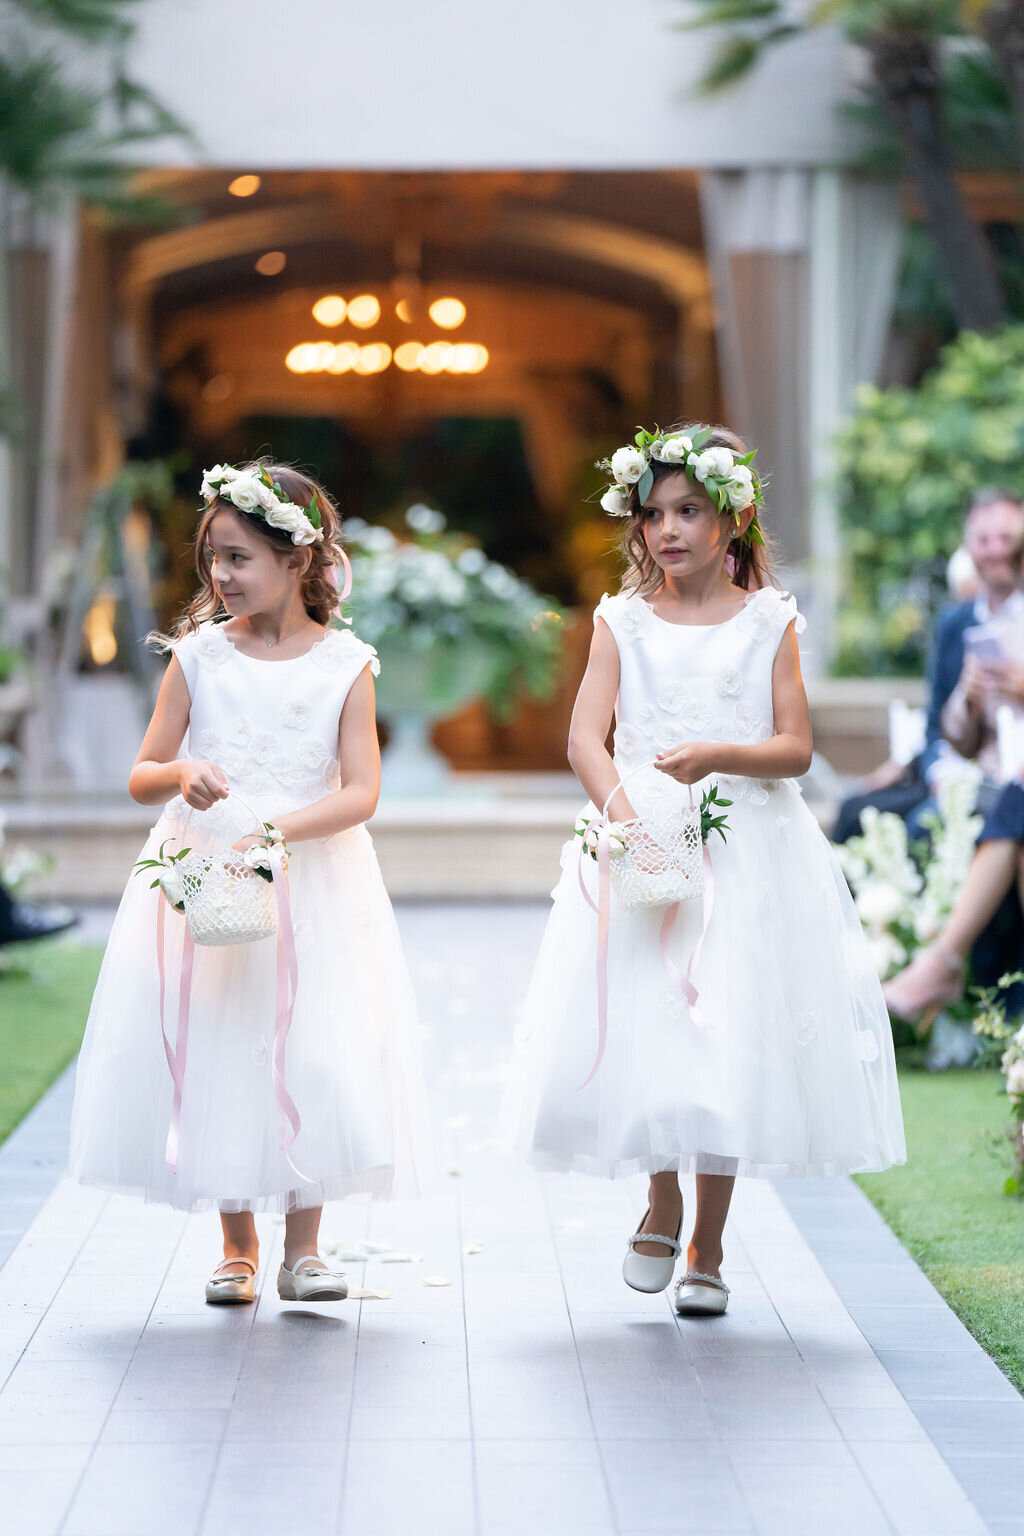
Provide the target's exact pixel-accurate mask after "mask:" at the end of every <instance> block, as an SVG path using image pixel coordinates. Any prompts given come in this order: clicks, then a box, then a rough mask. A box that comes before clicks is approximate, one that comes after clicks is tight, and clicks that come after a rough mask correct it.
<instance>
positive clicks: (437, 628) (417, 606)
mask: <svg viewBox="0 0 1024 1536" xmlns="http://www.w3.org/2000/svg"><path fill="white" fill-rule="evenodd" d="M405 525H406V528H407V529H408V530H409V534H408V537H405V538H399V537H397V536H396V535H395V534H394V533H393V532H392V531H391V529H390V528H384V527H377V526H373V525H371V524H368V523H366V522H364V521H363V520H362V519H361V518H349V519H347V520H346V523H345V536H346V540H347V542H348V546H349V551H350V554H351V558H352V598H351V601H350V603H349V605H348V612H349V614H350V615H351V618H352V622H353V624H354V626H355V629H356V631H357V632H358V634H359V637H360V639H361V640H364V641H366V642H367V643H368V644H370V645H373V646H380V645H388V644H391V643H394V644H400V645H401V646H402V647H403V648H404V649H405V650H407V651H413V652H416V653H423V652H430V653H433V654H435V655H436V654H437V650H438V648H446V649H455V648H458V647H461V646H467V647H468V646H485V647H487V648H488V651H489V653H490V654H492V655H493V657H494V662H495V665H494V668H493V670H492V675H491V681H490V683H489V684H488V687H487V690H486V691H487V697H488V699H489V701H490V703H491V705H492V707H493V708H494V709H495V711H496V713H497V714H498V715H499V717H502V716H503V715H507V713H508V709H509V706H510V704H511V702H512V700H513V699H514V698H515V697H516V696H517V694H518V693H519V692H521V691H523V690H525V691H526V692H529V693H532V694H535V695H537V696H539V697H543V696H544V695H545V694H546V693H548V692H549V691H550V689H551V687H552V686H553V685H554V683H555V682H556V680H557V677H558V663H559V661H560V659H561V652H562V630H563V625H564V614H563V613H562V611H561V609H560V608H559V606H558V604H557V603H556V602H555V601H554V599H552V598H549V597H545V596H542V595H541V594H540V593H538V592H537V591H535V590H534V588H533V587H532V586H531V585H530V583H529V582H527V581H523V580H522V579H521V578H520V577H518V576H517V575H516V574H515V573H514V572H513V571H510V570H509V569H508V567H507V566H504V565H499V564H498V563H497V561H494V560H489V559H488V558H487V555H486V554H485V553H484V551H483V550H482V549H481V548H480V547H479V546H478V545H476V544H474V543H472V542H471V540H470V539H469V538H468V537H467V536H466V535H465V534H461V533H456V532H454V531H453V530H450V529H449V528H448V523H447V519H446V518H445V516H444V514H443V513H442V512H439V511H437V510H436V509H435V508H433V507H428V506H424V505H422V504H417V505H416V506H412V507H410V508H409V509H408V511H407V512H406V514H405Z"/></svg>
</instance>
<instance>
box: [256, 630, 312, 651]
mask: <svg viewBox="0 0 1024 1536" xmlns="http://www.w3.org/2000/svg"><path fill="white" fill-rule="evenodd" d="M299 627H300V628H303V627H304V626H301V625H300V626H299ZM298 633H299V630H298V629H290V630H289V631H288V633H287V634H286V635H278V637H277V639H276V640H264V642H263V644H264V645H265V646H266V648H267V650H268V651H272V650H273V649H274V646H275V645H281V644H282V642H283V641H285V640H290V639H291V637H292V635H297V634H298Z"/></svg>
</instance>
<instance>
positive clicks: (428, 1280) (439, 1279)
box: [423, 1275, 451, 1285]
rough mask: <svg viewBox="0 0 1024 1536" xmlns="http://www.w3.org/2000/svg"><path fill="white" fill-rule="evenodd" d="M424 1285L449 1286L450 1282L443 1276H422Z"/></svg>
mask: <svg viewBox="0 0 1024 1536" xmlns="http://www.w3.org/2000/svg"><path fill="white" fill-rule="evenodd" d="M423 1284H424V1285H451V1281H450V1280H449V1279H448V1278H447V1277H446V1276H445V1275H424V1276H423Z"/></svg>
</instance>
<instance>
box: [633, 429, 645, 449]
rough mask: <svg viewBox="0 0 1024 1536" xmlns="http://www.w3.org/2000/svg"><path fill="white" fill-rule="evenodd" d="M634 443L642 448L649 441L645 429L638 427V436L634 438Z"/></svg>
mask: <svg viewBox="0 0 1024 1536" xmlns="http://www.w3.org/2000/svg"><path fill="white" fill-rule="evenodd" d="M633 441H634V443H635V444H636V446H637V447H638V448H642V447H643V446H644V444H645V443H646V441H647V433H646V432H645V431H644V429H643V427H637V429H636V436H635V437H634V439H633Z"/></svg>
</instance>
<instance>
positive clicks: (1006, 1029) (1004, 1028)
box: [974, 971, 1024, 1195]
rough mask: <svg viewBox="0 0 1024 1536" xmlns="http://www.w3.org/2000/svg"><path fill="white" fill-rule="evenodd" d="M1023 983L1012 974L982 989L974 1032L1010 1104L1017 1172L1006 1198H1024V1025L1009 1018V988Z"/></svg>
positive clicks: (982, 1060)
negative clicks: (996, 1067)
mask: <svg viewBox="0 0 1024 1536" xmlns="http://www.w3.org/2000/svg"><path fill="white" fill-rule="evenodd" d="M1021 982H1024V972H1022V971H1012V972H1010V974H1009V975H1007V976H1000V978H999V982H998V984H997V985H996V986H995V987H987V988H983V989H982V991H981V1000H980V1006H979V1009H978V1012H977V1014H976V1016H975V1019H974V1033H975V1034H976V1035H978V1036H979V1037H980V1039H981V1042H982V1054H981V1057H980V1060H979V1065H982V1066H986V1065H988V1064H989V1063H990V1061H991V1059H992V1057H993V1055H994V1056H995V1057H996V1058H997V1059H998V1062H999V1069H1000V1071H1001V1072H1002V1074H1003V1085H1004V1087H1005V1089H1006V1095H1007V1098H1008V1099H1009V1101H1010V1116H1011V1123H1010V1129H1009V1131H1008V1133H1007V1135H1008V1139H1009V1141H1010V1142H1011V1143H1012V1146H1013V1160H1014V1170H1013V1172H1012V1173H1011V1174H1010V1175H1009V1177H1008V1178H1007V1179H1006V1181H1005V1183H1004V1184H1003V1192H1004V1194H1007V1195H1024V1024H1022V1023H1021V1022H1020V1019H1019V1018H1014V1019H1007V1016H1006V1003H1007V993H1008V991H1009V989H1010V988H1011V987H1012V986H1014V985H1017V984H1019V983H1021Z"/></svg>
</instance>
